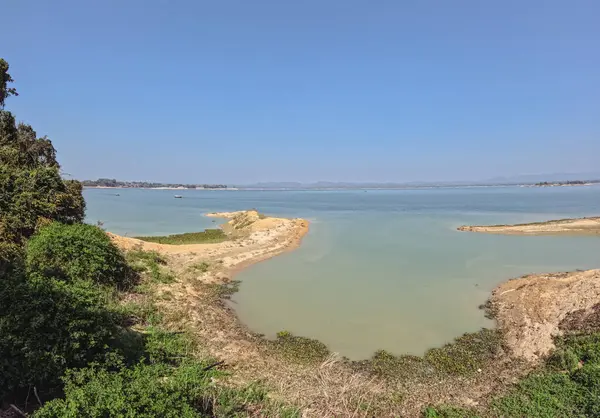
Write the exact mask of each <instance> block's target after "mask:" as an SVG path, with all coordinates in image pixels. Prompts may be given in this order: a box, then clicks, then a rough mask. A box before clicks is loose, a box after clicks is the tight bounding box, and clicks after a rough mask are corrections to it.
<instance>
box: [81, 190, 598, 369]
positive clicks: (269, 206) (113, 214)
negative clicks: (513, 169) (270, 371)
mask: <svg viewBox="0 0 600 418" xmlns="http://www.w3.org/2000/svg"><path fill="white" fill-rule="evenodd" d="M117 193H118V194H120V196H115V194H117ZM175 193H177V194H181V195H183V197H184V198H183V199H173V195H174V194H175ZM84 195H85V198H86V201H87V205H88V210H87V220H88V222H91V223H95V222H96V221H98V220H100V221H103V222H104V227H105V228H106V229H107V230H109V231H112V232H115V233H117V234H123V235H129V236H132V235H164V234H172V233H181V232H190V231H198V230H202V229H204V228H210V227H215V223H214V222H213V219H211V218H206V217H204V216H203V214H204V213H206V212H212V211H231V210H241V209H249V208H257V209H259V210H260V211H261V212H264V213H266V214H268V215H274V216H283V217H302V218H305V219H308V220H310V222H311V225H310V232H309V233H308V235H307V236H306V237H305V239H304V241H303V243H302V246H301V247H300V248H299V249H297V250H295V251H293V252H290V253H286V254H283V255H281V256H278V257H275V258H273V259H270V260H268V261H266V262H263V263H259V264H256V265H254V266H252V267H250V268H249V269H247V270H245V271H243V272H242V273H240V274H239V275H238V276H237V277H236V278H237V279H240V280H242V285H241V287H240V291H239V292H238V293H237V294H236V295H234V298H233V303H234V307H235V309H236V310H237V312H238V314H239V316H240V318H241V320H242V321H243V322H245V323H246V324H247V325H248V326H249V327H250V328H251V329H252V330H254V331H257V332H260V333H263V334H265V335H267V336H268V337H272V336H274V335H275V333H276V332H277V331H281V330H288V331H291V332H292V333H294V334H296V335H302V336H306V337H311V338H317V339H319V340H321V341H323V342H324V343H326V344H327V345H328V346H329V348H330V349H331V350H333V351H336V352H339V353H341V354H343V355H346V356H348V357H350V358H352V359H362V358H367V357H369V356H370V355H371V354H372V353H373V352H374V351H375V350H377V349H386V350H388V351H390V352H393V353H398V354H401V353H410V354H422V353H423V352H424V351H425V350H426V349H427V348H430V347H434V346H439V345H441V344H443V343H444V342H447V341H450V340H452V339H453V338H454V337H457V336H459V335H461V334H462V333H464V332H470V331H476V330H478V329H479V328H481V327H490V326H493V323H491V321H488V320H486V319H485V318H484V316H483V312H482V311H481V310H479V309H478V306H479V305H480V304H481V303H483V302H485V300H486V299H487V298H488V296H489V293H490V291H491V290H492V289H493V288H494V287H495V286H496V285H497V284H498V283H500V282H501V281H504V280H506V279H509V278H511V277H517V276H520V275H522V274H525V273H534V272H551V271H561V270H562V271H565V270H574V269H588V268H597V267H600V238H598V237H564V236H563V237H553V236H541V237H527V236H501V235H486V234H476V233H466V232H458V231H456V227H458V226H460V225H463V224H498V223H520V222H532V221H542V220H549V219H559V218H566V217H580V216H598V215H600V187H599V186H590V187H562V188H519V187H486V188H475V187H474V188H444V189H418V190H369V191H368V192H365V191H363V190H344V191H213V190H210V191H209V190H206V191H200V190H198V191H196V190H186V191H176V192H174V191H171V190H135V189H132V190H112V189H86V190H85V192H84Z"/></svg>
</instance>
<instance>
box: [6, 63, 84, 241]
mask: <svg viewBox="0 0 600 418" xmlns="http://www.w3.org/2000/svg"><path fill="white" fill-rule="evenodd" d="M9 82H12V77H10V75H9V74H8V64H7V63H6V61H4V60H3V59H0V104H1V105H2V106H1V107H2V109H3V107H4V100H5V99H6V97H8V96H14V95H16V91H14V89H12V88H8V87H7V83H9ZM81 192H82V186H81V183H79V182H77V181H72V180H71V181H69V180H63V179H62V178H61V176H60V166H59V164H58V162H57V161H56V150H55V149H54V146H53V145H52V142H51V141H50V140H49V139H48V138H47V137H42V138H38V137H37V134H36V132H35V131H34V130H33V128H32V127H31V126H30V125H26V124H23V123H19V124H17V123H16V121H15V117H14V116H13V115H12V113H10V112H8V111H5V110H0V240H3V241H5V242H13V243H17V244H20V243H22V242H23V240H24V239H26V238H28V237H29V236H31V235H32V234H33V233H34V232H35V231H36V229H37V228H38V227H39V226H40V225H43V224H45V223H48V222H49V221H52V220H56V221H59V222H64V223H77V222H81V221H82V220H83V216H84V212H85V201H84V199H83V196H82V194H81Z"/></svg>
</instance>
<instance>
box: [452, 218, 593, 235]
mask: <svg viewBox="0 0 600 418" xmlns="http://www.w3.org/2000/svg"><path fill="white" fill-rule="evenodd" d="M457 229H458V230H459V231H466V232H483V233H487V234H505V235H600V217H594V218H574V219H559V220H553V221H547V222H535V223H528V224H517V225H473V226H470V225H463V226H461V227H459V228H457Z"/></svg>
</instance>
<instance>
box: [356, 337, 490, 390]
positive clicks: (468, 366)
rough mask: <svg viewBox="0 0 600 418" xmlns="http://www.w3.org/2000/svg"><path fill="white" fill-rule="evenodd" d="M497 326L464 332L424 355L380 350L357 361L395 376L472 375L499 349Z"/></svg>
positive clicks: (373, 370)
mask: <svg viewBox="0 0 600 418" xmlns="http://www.w3.org/2000/svg"><path fill="white" fill-rule="evenodd" d="M501 345H502V337H501V335H500V333H499V331H497V330H491V329H485V328H484V329H482V330H480V331H478V332H474V333H470V334H464V335H462V336H461V337H458V338H457V339H456V340H454V341H453V342H451V343H448V344H446V345H444V346H443V347H439V348H432V349H430V350H428V351H427V352H426V353H425V355H424V356H423V357H419V356H412V355H400V356H397V355H394V354H391V353H389V352H387V351H385V350H379V351H377V352H376V353H375V354H374V355H373V357H372V358H371V359H370V360H367V361H363V362H358V363H356V364H357V365H358V367H359V368H360V369H362V370H367V371H370V372H372V373H375V374H376V375H378V376H381V377H384V378H386V379H391V380H409V379H410V380H415V379H421V378H427V377H432V376H437V375H455V376H469V375H472V374H474V373H477V372H478V370H480V369H483V368H484V367H485V366H486V365H487V364H488V363H489V362H490V361H491V360H492V359H493V358H494V357H495V356H496V355H497V354H498V352H499V350H500V348H501Z"/></svg>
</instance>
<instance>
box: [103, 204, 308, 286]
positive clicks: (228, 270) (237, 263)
mask: <svg viewBox="0 0 600 418" xmlns="http://www.w3.org/2000/svg"><path fill="white" fill-rule="evenodd" d="M206 216H211V217H216V218H225V219H229V221H228V222H226V223H225V224H223V225H221V227H222V228H223V230H224V231H225V233H226V234H227V235H229V236H230V237H231V238H232V239H231V240H228V241H225V242H220V243H210V244H185V245H169V244H158V243H153V242H146V241H142V240H139V239H135V238H128V237H122V236H119V235H115V234H111V233H109V236H110V237H111V239H112V240H113V242H115V243H116V244H117V245H118V246H119V247H120V248H122V249H124V250H130V249H133V248H140V249H143V250H153V251H158V252H160V253H162V254H164V255H167V256H169V257H170V258H171V259H172V260H171V261H172V262H173V263H172V264H174V265H177V266H179V267H185V266H187V265H190V264H194V263H196V262H198V261H202V262H211V261H217V260H218V261H219V266H220V268H219V270H220V271H219V273H220V275H221V276H223V275H228V276H230V275H232V274H233V273H235V272H237V271H239V270H240V269H241V268H244V267H247V266H249V265H251V264H254V263H257V262H259V261H263V260H266V259H268V258H270V257H274V256H276V255H278V254H281V253H282V252H284V251H288V250H291V249H294V248H296V247H297V246H298V245H300V242H301V241H302V238H303V237H304V235H305V234H306V233H307V232H308V221H306V220H304V219H285V218H272V217H265V216H264V215H261V214H259V213H258V212H257V211H255V210H249V211H238V212H218V213H210V214H207V215H206Z"/></svg>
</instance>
